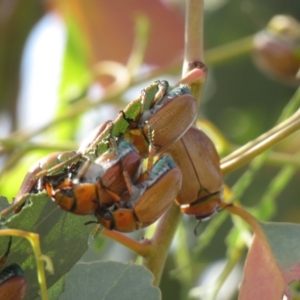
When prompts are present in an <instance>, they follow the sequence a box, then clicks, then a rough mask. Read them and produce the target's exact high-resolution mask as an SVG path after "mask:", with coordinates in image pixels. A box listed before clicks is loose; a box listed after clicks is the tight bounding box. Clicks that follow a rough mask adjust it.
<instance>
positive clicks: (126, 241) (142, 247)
mask: <svg viewBox="0 0 300 300" xmlns="http://www.w3.org/2000/svg"><path fill="white" fill-rule="evenodd" d="M101 234H102V235H103V236H106V237H108V238H110V239H112V240H114V241H116V242H118V243H120V244H121V245H123V246H125V247H126V248H128V249H130V250H131V251H133V252H134V253H136V254H137V255H140V256H142V257H146V256H147V255H149V253H150V251H151V241H149V240H143V241H142V242H137V241H135V240H133V239H131V238H130V237H128V236H126V235H124V234H122V233H120V232H117V231H114V230H108V229H106V228H104V229H103V230H102V232H101Z"/></svg>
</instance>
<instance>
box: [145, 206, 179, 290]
mask: <svg viewBox="0 0 300 300" xmlns="http://www.w3.org/2000/svg"><path fill="white" fill-rule="evenodd" d="M180 219H181V212H180V209H179V207H178V206H177V205H176V204H175V203H173V204H172V206H171V207H170V208H169V210H168V211H167V212H166V213H165V214H164V215H163V216H162V217H161V219H160V220H159V223H158V226H157V228H156V230H155V234H154V236H153V238H152V240H151V242H152V246H151V252H150V253H149V255H147V257H146V258H144V265H145V266H146V267H147V268H148V269H149V270H150V271H151V272H152V273H153V275H154V278H155V279H154V282H153V284H154V285H155V286H158V285H159V283H160V279H161V275H162V271H163V269H164V265H165V261H166V258H167V256H168V253H169V249H170V246H171V243H172V241H173V238H174V235H175V233H176V229H177V226H178V224H179V221H180Z"/></svg>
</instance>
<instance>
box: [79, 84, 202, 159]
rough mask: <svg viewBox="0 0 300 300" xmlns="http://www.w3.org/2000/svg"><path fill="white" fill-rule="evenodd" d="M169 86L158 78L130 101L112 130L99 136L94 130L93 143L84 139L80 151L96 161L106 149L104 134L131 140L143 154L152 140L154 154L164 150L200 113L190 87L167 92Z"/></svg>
mask: <svg viewBox="0 0 300 300" xmlns="http://www.w3.org/2000/svg"><path fill="white" fill-rule="evenodd" d="M168 86H169V84H168V82H167V81H156V82H154V83H153V84H152V85H150V86H149V87H147V88H146V89H144V90H142V92H141V95H140V97H139V98H138V99H136V100H134V101H132V102H130V103H129V104H128V106H127V107H126V108H125V109H124V110H123V111H121V112H120V114H119V116H118V117H117V119H116V120H115V121H113V124H114V126H113V129H111V128H109V126H107V128H105V129H103V130H102V131H101V133H99V134H98V136H97V135H95V133H93V134H92V135H91V137H90V142H87V141H85V143H84V146H82V147H80V148H79V152H82V153H83V154H85V155H87V156H88V157H89V158H90V159H91V160H95V159H96V157H98V156H99V155H101V154H103V153H104V152H105V151H107V148H108V145H107V143H106V142H105V137H107V136H108V135H110V134H112V136H113V137H117V138H119V139H127V140H129V141H130V142H131V143H132V144H134V146H135V147H136V148H137V149H138V151H139V153H140V155H141V156H142V157H147V156H148V154H149V147H150V145H151V143H152V144H153V146H154V147H155V153H159V152H162V151H164V150H165V149H166V148H167V147H169V146H170V145H171V144H172V143H174V142H175V141H176V140H178V139H179V138H180V137H181V136H182V135H183V134H184V133H185V132H186V130H187V129H188V128H189V127H190V126H191V125H192V124H193V122H194V120H195V118H196V116H197V106H196V101H195V98H194V97H193V96H192V95H191V91H190V89H189V88H188V87H187V86H185V85H180V86H179V87H176V88H174V89H172V90H171V91H169V92H167V89H168ZM178 120H180V122H178ZM98 132H100V131H98Z"/></svg>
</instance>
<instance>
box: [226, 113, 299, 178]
mask: <svg viewBox="0 0 300 300" xmlns="http://www.w3.org/2000/svg"><path fill="white" fill-rule="evenodd" d="M299 116H300V110H299V111H297V112H296V113H295V114H294V115H292V116H291V117H290V118H289V119H287V120H286V121H284V122H283V123H281V124H279V125H278V126H276V127H274V128H273V129H271V130H270V131H268V132H267V133H265V134H263V135H262V136H260V137H258V138H257V139H256V140H254V141H252V142H250V143H248V144H246V145H245V146H243V147H241V148H240V149H238V150H237V151H235V152H233V153H232V154H231V155H229V156H228V157H225V158H224V159H222V160H221V169H222V172H223V174H227V173H229V172H232V171H233V170H235V169H238V168H240V167H241V166H242V165H244V164H246V163H248V162H249V161H251V160H252V159H253V158H254V157H256V156H257V155H259V154H261V153H262V152H264V151H265V150H267V149H269V148H270V147H272V146H274V145H275V144H277V143H278V142H280V141H281V140H283V139H284V138H286V137H287V136H289V135H290V134H292V133H294V132H295V131H297V130H299V129H300V118H299Z"/></svg>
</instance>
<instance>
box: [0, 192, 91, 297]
mask: <svg viewBox="0 0 300 300" xmlns="http://www.w3.org/2000/svg"><path fill="white" fill-rule="evenodd" d="M30 201H31V203H30V204H28V205H26V206H25V207H24V208H23V209H22V210H21V212H20V213H18V214H16V215H14V216H13V217H12V218H10V219H9V220H8V221H7V222H6V223H5V225H6V226H7V227H9V228H15V229H21V230H25V231H29V232H35V233H38V234H39V235H40V242H41V251H42V253H43V254H45V255H48V256H49V257H50V258H51V259H52V262H53V265H54V275H48V276H47V287H50V286H52V285H53V284H54V283H55V282H56V281H57V280H59V279H60V278H61V277H62V276H63V275H64V274H66V273H67V272H68V271H69V270H70V269H71V268H72V266H73V265H75V263H76V262H77V261H78V260H79V259H80V258H81V256H82V255H83V254H84V253H85V252H86V250H87V249H88V244H87V241H88V237H89V235H90V232H91V230H92V227H91V226H89V225H88V226H86V225H84V223H85V222H87V221H90V220H92V219H93V217H92V216H84V217H83V216H76V215H74V214H71V213H68V212H66V211H63V210H62V209H60V208H59V207H58V206H57V205H56V204H55V203H54V202H53V201H51V199H50V198H49V197H48V196H46V195H45V193H41V194H38V195H33V196H31V198H30ZM6 248H7V243H0V253H4V252H5V250H6ZM11 263H17V264H19V265H20V266H21V267H22V269H23V270H24V273H25V276H26V278H27V280H28V282H29V284H28V291H27V299H35V297H37V292H38V290H39V284H38V281H37V273H36V266H35V259H34V256H33V254H32V250H31V247H30V245H29V244H28V242H27V241H26V240H25V239H22V238H15V237H13V244H12V247H11V253H10V255H9V257H8V261H7V265H9V264H11Z"/></svg>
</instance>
